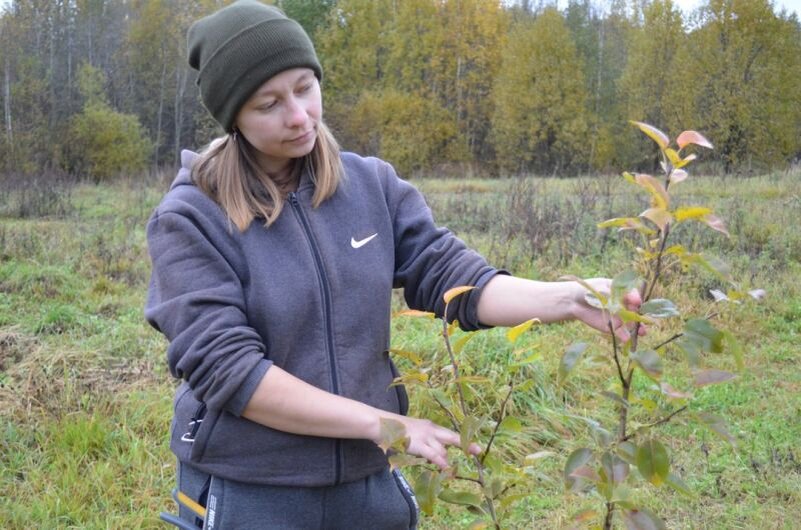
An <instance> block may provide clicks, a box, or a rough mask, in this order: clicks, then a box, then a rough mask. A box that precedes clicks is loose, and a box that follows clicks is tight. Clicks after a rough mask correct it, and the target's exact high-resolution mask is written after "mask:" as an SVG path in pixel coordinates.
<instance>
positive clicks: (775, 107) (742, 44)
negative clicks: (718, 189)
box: [690, 0, 801, 173]
mask: <svg viewBox="0 0 801 530" xmlns="http://www.w3.org/2000/svg"><path fill="white" fill-rule="evenodd" d="M700 24H701V27H700V28H699V29H698V30H697V31H695V32H693V34H692V35H691V36H690V47H691V48H692V49H693V50H695V55H694V58H695V61H694V63H693V65H692V74H691V77H692V78H693V79H694V80H695V82H700V92H699V95H698V97H697V99H696V106H697V112H698V116H697V118H698V121H699V122H700V123H703V124H704V125H705V127H706V132H707V133H708V134H709V136H710V137H713V138H715V139H716V145H717V146H718V155H719V157H720V159H719V160H720V162H721V163H722V165H723V169H724V171H725V172H726V173H730V172H732V171H735V170H738V169H746V168H751V167H752V164H757V167H760V166H761V167H770V166H773V165H776V164H782V163H784V162H786V161H787V160H788V159H789V158H790V157H791V156H792V155H793V154H795V153H797V152H798V151H799V142H801V140H799V124H800V123H801V90H799V89H798V87H799V86H801V39H799V30H798V21H797V19H790V18H785V17H780V16H777V15H776V14H775V13H774V12H773V10H772V6H771V4H770V2H769V1H768V0H710V1H709V3H708V4H707V5H705V6H704V7H703V9H702V11H701V19H700Z"/></svg>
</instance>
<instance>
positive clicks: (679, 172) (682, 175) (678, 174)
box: [668, 169, 690, 188]
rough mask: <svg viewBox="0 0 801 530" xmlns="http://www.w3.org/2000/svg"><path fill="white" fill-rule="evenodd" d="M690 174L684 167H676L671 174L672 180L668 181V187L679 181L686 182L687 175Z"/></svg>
mask: <svg viewBox="0 0 801 530" xmlns="http://www.w3.org/2000/svg"><path fill="white" fill-rule="evenodd" d="M689 176H690V175H689V174H687V172H686V171H684V170H683V169H674V170H673V173H671V174H670V182H669V183H668V188H670V187H671V186H672V185H674V184H678V183H679V182H684V181H685V180H687V177H689Z"/></svg>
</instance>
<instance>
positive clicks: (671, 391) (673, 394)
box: [659, 381, 693, 399]
mask: <svg viewBox="0 0 801 530" xmlns="http://www.w3.org/2000/svg"><path fill="white" fill-rule="evenodd" d="M659 388H661V389H662V393H663V394H665V395H666V396H667V397H668V398H669V399H690V398H691V397H693V395H692V394H688V393H686V392H681V391H679V390H676V389H675V388H673V387H672V386H670V385H669V384H667V383H665V382H664V381H663V382H661V383H660V384H659Z"/></svg>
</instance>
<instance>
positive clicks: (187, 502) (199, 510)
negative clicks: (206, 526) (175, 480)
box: [177, 491, 206, 519]
mask: <svg viewBox="0 0 801 530" xmlns="http://www.w3.org/2000/svg"><path fill="white" fill-rule="evenodd" d="M177 498H178V502H180V503H181V504H183V505H184V506H186V507H187V508H189V509H190V510H192V511H193V512H195V514H197V516H198V517H200V518H201V519H205V517H206V508H204V507H203V506H201V505H199V504H198V503H196V502H195V501H193V500H192V499H190V498H189V497H188V496H187V495H186V493H184V492H183V491H179V492H178V495H177Z"/></svg>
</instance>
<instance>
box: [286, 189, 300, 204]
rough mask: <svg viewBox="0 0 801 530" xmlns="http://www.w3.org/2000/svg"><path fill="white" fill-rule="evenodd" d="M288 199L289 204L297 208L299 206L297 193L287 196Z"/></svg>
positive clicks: (290, 193)
mask: <svg viewBox="0 0 801 530" xmlns="http://www.w3.org/2000/svg"><path fill="white" fill-rule="evenodd" d="M287 198H288V199H289V202H290V203H291V204H292V206H297V205H298V195H297V193H296V192H294V191H290V192H289V193H288V194H287Z"/></svg>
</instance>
